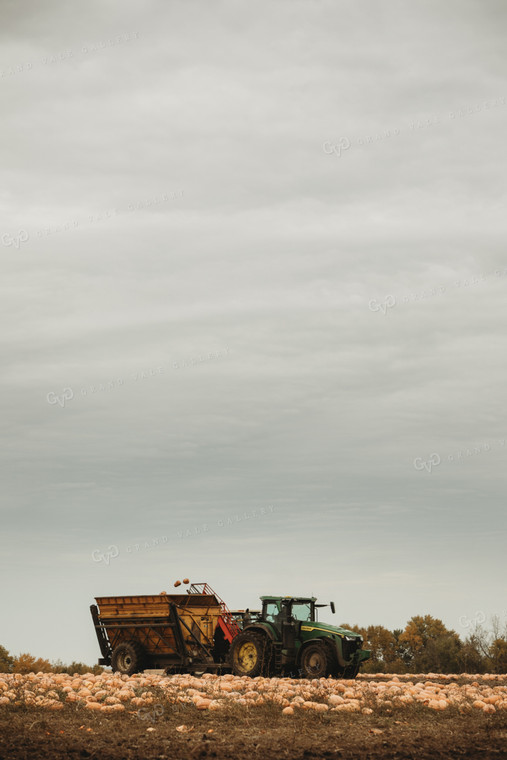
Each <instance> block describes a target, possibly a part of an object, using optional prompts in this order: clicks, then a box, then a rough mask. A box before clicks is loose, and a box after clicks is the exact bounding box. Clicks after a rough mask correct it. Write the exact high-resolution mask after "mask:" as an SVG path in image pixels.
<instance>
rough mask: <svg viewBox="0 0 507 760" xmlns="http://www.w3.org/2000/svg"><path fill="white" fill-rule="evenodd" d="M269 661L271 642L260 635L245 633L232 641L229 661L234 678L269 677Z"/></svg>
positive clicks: (252, 632) (251, 632)
mask: <svg viewBox="0 0 507 760" xmlns="http://www.w3.org/2000/svg"><path fill="white" fill-rule="evenodd" d="M271 659H272V648H271V642H270V641H269V639H268V637H267V636H265V635H264V636H263V635H262V634H261V633H257V632H254V631H245V632H244V633H238V635H237V636H236V637H235V638H234V639H233V640H232V643H231V648H230V650H229V661H230V664H231V667H232V672H233V673H234V675H235V676H250V677H251V678H255V677H256V676H263V675H264V676H266V675H269V671H270V667H271Z"/></svg>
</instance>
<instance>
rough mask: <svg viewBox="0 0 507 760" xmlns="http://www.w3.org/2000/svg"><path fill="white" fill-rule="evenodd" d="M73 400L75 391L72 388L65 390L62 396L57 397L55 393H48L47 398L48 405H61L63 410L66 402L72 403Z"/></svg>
mask: <svg viewBox="0 0 507 760" xmlns="http://www.w3.org/2000/svg"><path fill="white" fill-rule="evenodd" d="M73 398H74V391H73V390H72V388H64V389H63V393H62V395H61V396H57V395H56V393H53V391H51V392H50V393H48V395H47V396H46V399H47V402H48V404H60V406H61V407H62V409H63V408H64V406H65V402H66V401H72V399H73Z"/></svg>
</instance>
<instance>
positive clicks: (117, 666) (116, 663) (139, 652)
mask: <svg viewBox="0 0 507 760" xmlns="http://www.w3.org/2000/svg"><path fill="white" fill-rule="evenodd" d="M144 661H145V655H144V649H143V647H142V646H141V644H140V643H139V642H138V641H127V642H125V643H123V644H118V646H117V647H115V648H114V650H113V656H112V658H111V668H112V670H113V673H114V672H116V671H118V672H119V673H123V674H125V675H127V676H131V675H133V674H134V673H140V672H141V671H142V670H144Z"/></svg>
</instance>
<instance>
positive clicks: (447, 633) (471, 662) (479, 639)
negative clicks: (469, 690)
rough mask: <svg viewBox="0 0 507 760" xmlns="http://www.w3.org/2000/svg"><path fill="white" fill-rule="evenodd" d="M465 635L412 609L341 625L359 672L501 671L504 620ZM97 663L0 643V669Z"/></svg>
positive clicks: (505, 649) (73, 669)
mask: <svg viewBox="0 0 507 760" xmlns="http://www.w3.org/2000/svg"><path fill="white" fill-rule="evenodd" d="M472 625H473V627H470V630H469V633H468V635H467V636H466V638H465V639H461V638H460V636H459V634H458V633H456V631H453V630H452V629H449V628H446V626H445V625H444V624H443V622H442V621H441V620H439V619H438V618H434V617H432V616H431V615H424V616H421V615H415V616H414V617H412V618H410V620H409V621H408V623H407V624H406V626H405V628H404V629H402V628H399V629H395V630H393V631H390V630H389V629H388V628H385V627H384V626H383V625H370V626H368V627H367V628H361V627H360V626H357V625H349V624H348V623H343V624H342V627H343V628H348V629H349V630H351V631H355V632H356V633H359V634H361V636H362V637H363V639H364V644H363V647H364V648H365V649H370V650H371V658H370V659H369V660H367V661H366V662H365V663H363V665H362V667H361V671H362V672H363V673H507V622H506V623H504V624H503V626H502V625H501V623H500V620H499V618H498V617H493V618H492V621H491V627H490V629H489V630H488V629H486V628H484V627H483V625H482V624H480V623H478V622H475V623H473V624H472ZM103 670H104V668H102V667H101V666H100V665H93V666H90V665H85V664H84V663H82V662H71V664H70V665H64V664H63V663H62V662H61V661H60V660H56V662H52V663H51V662H49V660H45V659H42V658H40V657H38V658H35V657H34V656H33V655H31V654H28V653H24V654H20V655H19V656H18V657H12V656H11V655H10V654H9V652H8V651H7V649H5V647H3V646H0V673H40V672H43V673H49V672H53V673H69V674H70V675H74V673H78V674H80V675H82V674H84V673H96V674H98V673H102V672H103Z"/></svg>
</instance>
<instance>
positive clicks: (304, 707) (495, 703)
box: [0, 674, 507, 760]
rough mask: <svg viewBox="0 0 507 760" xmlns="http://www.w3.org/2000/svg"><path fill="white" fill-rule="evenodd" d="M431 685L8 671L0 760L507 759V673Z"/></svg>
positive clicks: (1, 677) (430, 680)
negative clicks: (62, 674) (18, 673)
mask: <svg viewBox="0 0 507 760" xmlns="http://www.w3.org/2000/svg"><path fill="white" fill-rule="evenodd" d="M421 678H424V679H425V680H424V681H423V680H420V679H419V676H415V677H414V676H410V677H402V676H399V677H397V676H380V675H377V676H372V677H367V676H362V677H360V678H358V679H357V680H356V681H355V682H353V681H339V680H334V679H321V680H316V681H306V680H296V679H274V678H273V679H263V678H261V679H237V678H233V677H231V676H229V677H228V676H222V677H216V676H209V677H207V678H206V677H205V676H203V677H202V678H195V677H191V676H172V677H167V678H162V677H160V676H144V675H139V676H132V677H130V678H128V677H126V676H122V677H121V676H112V675H110V674H104V675H101V676H90V675H89V674H87V675H85V676H79V677H72V676H64V677H63V678H58V677H57V676H56V675H54V674H37V675H34V674H28V675H26V676H6V675H5V674H0V760H7V758H9V760H10V759H11V758H14V759H17V758H31V759H33V758H55V759H56V760H59V759H60V758H62V760H63V758H95V757H96V758H101V759H102V758H104V759H106V760H107V759H108V758H111V759H113V758H114V760H119V758H139V759H141V758H143V759H145V758H146V759H150V760H151V759H152V758H153V759H155V758H157V759H159V760H164V758H167V759H168V760H169V758H182V760H186V758H208V757H209V758H231V760H232V758H234V760H243V758H245V759H246V758H249V759H250V758H254V757H258V758H275V757H276V758H280V757H287V758H333V757H339V758H372V759H373V758H396V759H397V758H441V759H442V760H443V759H445V758H453V759H455V758H507V677H506V676H500V677H493V676H486V677H481V676H469V677H458V676H455V677H443V678H442V677H438V676H436V675H431V674H430V676H428V675H425V676H421ZM55 679H57V680H55ZM394 679H396V680H394ZM472 679H474V680H472ZM2 684H4V685H2ZM5 686H7V688H5ZM2 695H3V696H2ZM431 703H433V705H432V706H430V704H431ZM444 703H445V706H444ZM91 705H95V706H94V707H92V706H91ZM289 708H290V709H289Z"/></svg>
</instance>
